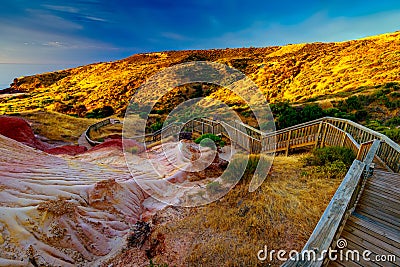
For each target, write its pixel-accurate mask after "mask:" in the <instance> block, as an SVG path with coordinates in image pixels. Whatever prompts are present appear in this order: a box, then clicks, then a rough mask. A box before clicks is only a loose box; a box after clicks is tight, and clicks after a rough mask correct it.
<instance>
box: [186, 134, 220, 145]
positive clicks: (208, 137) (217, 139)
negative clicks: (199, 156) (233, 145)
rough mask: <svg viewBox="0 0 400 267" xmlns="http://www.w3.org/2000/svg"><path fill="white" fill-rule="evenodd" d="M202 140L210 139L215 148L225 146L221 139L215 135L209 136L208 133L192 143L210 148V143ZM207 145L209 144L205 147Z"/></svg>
mask: <svg viewBox="0 0 400 267" xmlns="http://www.w3.org/2000/svg"><path fill="white" fill-rule="evenodd" d="M204 139H211V141H212V143H213V144H215V145H217V146H220V147H223V146H224V145H225V142H224V141H222V138H221V137H219V136H217V135H215V134H210V133H207V134H203V135H201V136H200V137H199V138H197V139H196V140H194V142H195V143H196V144H200V143H201V144H202V145H203V146H209V147H212V146H211V144H210V142H211V141H206V140H204ZM203 140H204V141H203ZM202 141H203V142H202ZM207 144H209V145H207Z"/></svg>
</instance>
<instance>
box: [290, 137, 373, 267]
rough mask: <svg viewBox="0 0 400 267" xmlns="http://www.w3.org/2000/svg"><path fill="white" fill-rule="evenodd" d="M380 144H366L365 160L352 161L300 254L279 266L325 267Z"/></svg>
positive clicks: (353, 206)
mask: <svg viewBox="0 0 400 267" xmlns="http://www.w3.org/2000/svg"><path fill="white" fill-rule="evenodd" d="M380 143H381V142H380V141H379V140H374V141H373V142H372V143H368V144H367V145H365V147H369V149H368V153H367V154H366V155H365V156H364V160H363V161H360V160H358V159H356V160H354V162H353V164H352V165H351V167H350V169H349V170H348V172H347V174H346V176H345V178H344V179H343V181H342V183H341V184H340V186H339V188H338V189H337V191H336V193H335V195H334V196H333V198H332V200H331V201H330V203H329V205H328V207H327V208H326V210H325V212H324V213H323V215H322V217H321V219H320V220H319V222H318V224H317V226H316V227H315V229H314V231H313V233H312V234H311V236H310V238H309V239H308V241H307V243H306V244H305V246H304V248H303V250H302V252H301V253H299V254H297V255H296V257H294V258H293V259H290V260H288V261H287V262H285V263H284V264H283V265H282V266H283V267H291V266H313V267H320V266H326V265H327V264H328V263H329V259H328V257H327V255H328V253H327V252H328V250H329V249H335V246H336V240H337V239H338V238H339V236H340V234H341V230H342V227H341V226H343V225H344V224H345V223H346V220H347V218H348V217H349V216H350V215H351V213H352V212H353V210H354V208H355V205H356V204H357V201H358V199H359V194H360V192H361V188H362V185H363V182H364V179H366V178H368V176H369V175H370V168H371V164H372V161H373V159H374V157H375V155H376V153H377V151H378V149H379V146H380Z"/></svg>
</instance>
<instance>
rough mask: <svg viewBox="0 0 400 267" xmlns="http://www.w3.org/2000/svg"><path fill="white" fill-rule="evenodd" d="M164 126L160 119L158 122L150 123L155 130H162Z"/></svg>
mask: <svg viewBox="0 0 400 267" xmlns="http://www.w3.org/2000/svg"><path fill="white" fill-rule="evenodd" d="M162 127H163V123H162V122H160V121H157V122H155V123H153V124H152V125H150V128H151V130H152V131H153V132H156V131H158V130H160V129H161V128H162Z"/></svg>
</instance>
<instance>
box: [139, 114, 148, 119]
mask: <svg viewBox="0 0 400 267" xmlns="http://www.w3.org/2000/svg"><path fill="white" fill-rule="evenodd" d="M147 115H148V113H147V112H140V113H139V117H140V118H141V119H144V120H145V119H146V118H147Z"/></svg>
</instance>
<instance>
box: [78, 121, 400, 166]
mask: <svg viewBox="0 0 400 267" xmlns="http://www.w3.org/2000/svg"><path fill="white" fill-rule="evenodd" d="M110 120H112V119H107V120H104V121H101V122H99V123H96V124H94V125H92V126H90V127H89V128H88V130H87V131H86V133H85V134H86V139H87V140H88V142H89V143H90V144H91V145H96V144H98V143H100V142H97V141H94V140H91V139H90V138H89V137H90V136H89V135H88V133H89V131H90V130H91V129H98V128H100V127H102V126H104V125H106V124H109V123H110ZM182 130H184V131H191V132H198V133H200V134H204V133H213V134H221V135H224V136H226V137H228V138H230V139H231V142H232V143H233V144H235V145H237V146H239V147H241V148H243V149H244V150H246V151H248V152H249V153H260V152H263V153H270V152H271V153H272V152H278V153H279V152H283V153H285V154H286V155H287V154H288V153H289V152H290V151H291V150H293V149H297V148H302V147H323V146H344V147H348V148H350V149H352V150H353V151H354V153H355V154H359V153H361V154H362V155H364V156H365V153H366V149H367V148H368V147H366V145H362V144H371V143H370V142H371V141H373V140H375V139H377V140H380V141H381V143H380V146H379V149H378V151H377V153H376V157H375V158H376V160H378V161H379V162H380V163H381V164H382V165H383V166H385V167H386V169H387V170H389V171H392V172H396V173H398V172H400V146H399V145H398V144H397V143H395V142H394V141H392V140H391V139H390V138H388V137H387V136H385V135H383V134H381V133H378V132H376V131H373V130H371V129H369V128H367V127H364V126H362V125H360V124H358V123H355V122H352V121H350V120H346V119H339V118H332V117H325V118H321V119H317V120H314V121H310V122H306V123H302V124H299V125H295V126H292V127H288V128H285V129H282V130H278V131H275V132H271V133H265V132H262V131H260V130H258V129H256V128H253V127H251V126H249V125H246V124H244V123H242V122H239V121H229V122H223V121H216V120H211V119H207V118H200V119H193V120H190V121H188V122H187V123H186V124H184V125H183V124H178V123H173V124H170V125H168V126H166V127H164V128H162V129H161V130H159V131H157V132H155V133H152V134H147V135H145V136H142V137H141V138H142V139H143V140H144V141H145V142H146V143H149V142H155V141H159V140H160V139H161V138H162V137H168V136H171V135H177V134H178V132H179V131H182ZM360 149H362V151H361V152H360V151H359V150H360ZM362 155H360V157H361V156H362Z"/></svg>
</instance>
